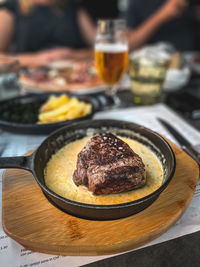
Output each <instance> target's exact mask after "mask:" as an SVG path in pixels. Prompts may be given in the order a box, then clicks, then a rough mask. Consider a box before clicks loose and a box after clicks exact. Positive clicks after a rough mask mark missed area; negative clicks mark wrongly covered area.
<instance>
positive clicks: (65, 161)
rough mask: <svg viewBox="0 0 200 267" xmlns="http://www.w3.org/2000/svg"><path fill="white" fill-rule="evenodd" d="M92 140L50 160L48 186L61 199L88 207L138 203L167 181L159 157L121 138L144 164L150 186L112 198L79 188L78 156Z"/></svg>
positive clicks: (65, 147)
mask: <svg viewBox="0 0 200 267" xmlns="http://www.w3.org/2000/svg"><path fill="white" fill-rule="evenodd" d="M90 138H91V137H84V138H83V139H80V140H77V141H75V142H72V143H70V144H68V145H66V146H64V147H63V148H62V149H60V150H59V151H58V152H57V153H56V154H54V155H53V156H52V157H51V159H50V160H49V162H48V164H47V166H46V169H45V183H46V186H47V187H48V188H49V189H51V190H52V191H54V192H55V193H57V194H58V195H60V196H62V197H65V198H68V199H71V200H74V201H78V202H82V203H88V204H96V205H112V204H121V203H125V202H130V201H134V200H136V199H139V198H142V197H144V196H147V195H149V194H150V193H152V192H153V191H155V190H156V189H158V188H159V187H160V186H161V184H162V181H163V170H162V165H161V163H160V161H159V160H158V158H157V157H156V156H155V154H154V153H153V152H152V151H151V150H150V149H148V148H147V147H146V146H144V145H142V144H141V143H139V142H137V141H134V140H132V139H128V138H121V137H120V138H121V139H122V140H123V141H124V142H126V143H127V144H128V145H129V146H130V147H131V148H132V149H133V151H134V152H135V153H137V154H138V155H139V156H140V157H141V158H142V160H143V162H144V164H145V170H146V179H147V180H146V184H145V186H143V187H142V188H139V189H135V190H132V191H129V192H124V193H119V194H108V195H100V196H96V195H93V194H92V193H91V192H90V191H88V189H87V187H85V186H76V185H75V184H74V182H73V180H72V176H73V173H74V170H75V169H76V162H77V156H78V153H79V152H80V151H81V150H82V148H83V147H84V146H85V144H86V143H87V141H88V140H89V139H90Z"/></svg>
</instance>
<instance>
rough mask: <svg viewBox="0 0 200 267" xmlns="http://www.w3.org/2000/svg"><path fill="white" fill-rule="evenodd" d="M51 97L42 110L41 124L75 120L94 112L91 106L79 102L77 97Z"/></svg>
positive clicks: (40, 115)
mask: <svg viewBox="0 0 200 267" xmlns="http://www.w3.org/2000/svg"><path fill="white" fill-rule="evenodd" d="M63 96H64V95H62V96H61V97H55V96H51V97H50V98H49V99H48V101H47V102H46V103H45V104H44V105H43V106H42V108H41V109H40V114H39V116H38V118H39V121H38V123H39V124H42V123H52V122H59V121H65V120H73V119H76V118H79V117H82V116H85V115H87V114H89V113H91V111H92V106H91V104H88V103H85V102H83V101H79V100H78V99H77V98H76V97H73V98H71V99H70V98H68V99H67V98H65V97H63Z"/></svg>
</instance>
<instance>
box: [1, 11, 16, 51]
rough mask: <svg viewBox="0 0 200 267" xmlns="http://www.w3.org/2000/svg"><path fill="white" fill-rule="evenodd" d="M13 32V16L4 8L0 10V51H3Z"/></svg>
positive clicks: (5, 49) (9, 42)
mask: <svg viewBox="0 0 200 267" xmlns="http://www.w3.org/2000/svg"><path fill="white" fill-rule="evenodd" d="M13 32H14V18H13V15H12V13H11V12H9V11H8V10H6V9H2V10H0V53H5V52H7V50H8V47H9V45H10V44H11V40H12V37H13Z"/></svg>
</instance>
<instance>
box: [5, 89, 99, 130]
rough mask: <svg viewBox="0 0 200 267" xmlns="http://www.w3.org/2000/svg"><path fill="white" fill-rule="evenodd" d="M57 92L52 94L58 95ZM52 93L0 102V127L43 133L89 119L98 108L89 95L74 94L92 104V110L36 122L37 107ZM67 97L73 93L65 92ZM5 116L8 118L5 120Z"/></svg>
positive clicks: (96, 102)
mask: <svg viewBox="0 0 200 267" xmlns="http://www.w3.org/2000/svg"><path fill="white" fill-rule="evenodd" d="M60 94H61V93H57V94H54V95H60ZM50 95H52V93H46V94H39V95H38V94H31V95H27V96H19V97H15V98H11V99H8V100H4V101H1V102H0V128H1V129H3V130H6V131H9V132H15V133H16V132H17V133H22V134H38V135H45V134H49V133H51V132H52V131H55V130H57V129H58V128H61V127H63V126H65V125H69V124H71V123H73V122H75V121H81V120H86V119H90V118H92V117H93V115H94V113H95V111H97V110H98V109H99V103H98V101H96V100H95V98H92V97H89V96H76V97H77V98H78V99H79V100H82V101H85V102H87V103H90V104H91V105H92V112H91V113H90V114H88V115H86V116H82V117H80V118H77V119H74V120H67V121H62V122H55V123H45V124H37V118H38V113H39V108H40V107H41V105H42V104H43V103H44V102H45V101H46V100H47V99H48V98H49V96H50ZM67 95H68V96H69V97H71V96H73V94H67ZM6 117H7V118H8V120H6Z"/></svg>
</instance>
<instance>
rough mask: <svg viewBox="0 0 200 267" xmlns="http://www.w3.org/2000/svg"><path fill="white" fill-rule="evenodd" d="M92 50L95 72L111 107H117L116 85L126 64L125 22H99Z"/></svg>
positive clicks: (118, 103) (119, 20) (126, 41)
mask: <svg viewBox="0 0 200 267" xmlns="http://www.w3.org/2000/svg"><path fill="white" fill-rule="evenodd" d="M94 50H95V64H96V68H97V72H98V74H99V77H100V79H101V80H102V81H103V82H104V83H105V84H106V94H107V95H108V96H109V97H111V98H112V100H113V107H118V106H120V99H119V98H118V96H117V94H116V93H117V85H118V83H119V82H120V80H121V78H122V77H123V75H124V73H125V71H126V67H127V64H128V38H127V31H126V22H125V20H122V19H114V20H99V21H98V26H97V34H96V39H95V47H94Z"/></svg>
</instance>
